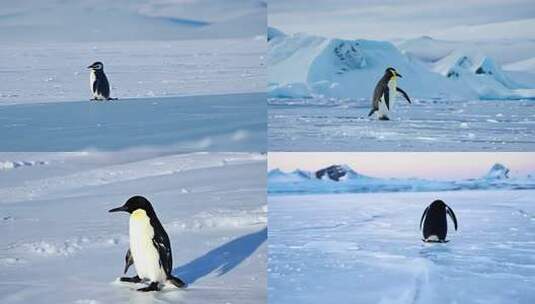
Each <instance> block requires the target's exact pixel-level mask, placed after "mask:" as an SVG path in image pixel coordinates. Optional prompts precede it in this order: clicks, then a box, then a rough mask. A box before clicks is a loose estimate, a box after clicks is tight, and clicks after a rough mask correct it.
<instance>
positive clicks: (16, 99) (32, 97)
mask: <svg viewBox="0 0 535 304" xmlns="http://www.w3.org/2000/svg"><path fill="white" fill-rule="evenodd" d="M0 37H1V36H0ZM264 38H265V37H264ZM265 45H266V42H265V40H259V39H254V38H242V39H206V40H175V41H111V42H108V41H106V42H102V41H98V42H62V43H52V42H50V43H17V44H9V45H4V46H3V47H2V48H1V49H0V69H1V72H2V87H1V88H0V105H5V104H21V103H42V102H58V101H62V102H73V101H80V100H84V101H88V100H89V99H90V97H91V91H90V87H89V70H87V69H86V67H87V66H88V65H90V64H91V63H93V62H95V61H102V62H103V63H104V71H105V73H106V75H107V77H108V79H109V81H110V84H111V95H112V97H118V98H120V99H127V98H148V97H151V98H152V97H166V96H184V95H214V94H220V95H221V94H231V93H250V92H264V91H265V87H266V71H265V67H264V65H263V63H262V61H263V56H264V55H265V50H266V46H265Z"/></svg>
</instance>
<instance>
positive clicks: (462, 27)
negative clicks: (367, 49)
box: [268, 0, 535, 41]
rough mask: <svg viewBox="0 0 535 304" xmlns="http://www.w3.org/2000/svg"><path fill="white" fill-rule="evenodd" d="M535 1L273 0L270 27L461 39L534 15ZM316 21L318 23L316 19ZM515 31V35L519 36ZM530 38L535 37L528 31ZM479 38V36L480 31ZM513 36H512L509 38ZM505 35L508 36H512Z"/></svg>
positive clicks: (343, 34)
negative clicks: (477, 31) (461, 35)
mask: <svg viewBox="0 0 535 304" xmlns="http://www.w3.org/2000/svg"><path fill="white" fill-rule="evenodd" d="M534 13H535V5H533V2H532V1H528V0H513V1H509V2H504V1H500V0H470V1H463V2H462V3H459V2H455V1H453V2H449V1H436V0H435V1H421V0H408V1H391V0H380V1H363V0H334V1H305V0H294V1H291V2H288V1H282V0H273V1H270V3H269V6H268V14H269V19H268V20H269V22H268V23H269V26H272V27H275V28H278V29H279V30H282V31H283V32H287V33H298V32H305V33H309V34H315V35H321V36H326V37H336V38H344V39H358V38H360V39H381V40H390V41H392V40H396V39H409V38H416V37H420V36H424V35H426V36H431V37H434V38H438V39H447V38H451V37H457V38H461V37H459V35H458V34H459V33H467V32H470V31H474V30H475V29H477V28H478V27H483V28H484V27H486V26H488V25H492V24H503V23H507V22H515V21H519V20H529V19H531V18H533V14H534ZM311 20H314V22H310V21H311ZM519 32H521V31H518V32H516V33H509V36H510V35H513V34H519ZM525 32H526V34H525V35H527V36H526V37H532V36H531V34H529V33H527V31H525ZM480 34H481V35H483V36H481V37H479V38H481V39H483V40H485V39H489V38H495V34H496V32H495V31H492V30H488V31H481V32H480ZM476 36H477V35H476ZM509 36H507V37H509ZM507 37H503V38H507Z"/></svg>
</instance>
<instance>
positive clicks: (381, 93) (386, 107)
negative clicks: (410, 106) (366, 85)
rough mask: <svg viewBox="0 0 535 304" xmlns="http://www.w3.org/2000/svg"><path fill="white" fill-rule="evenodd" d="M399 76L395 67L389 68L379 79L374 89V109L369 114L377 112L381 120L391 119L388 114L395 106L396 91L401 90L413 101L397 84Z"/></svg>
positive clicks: (404, 95) (408, 99) (406, 97)
mask: <svg viewBox="0 0 535 304" xmlns="http://www.w3.org/2000/svg"><path fill="white" fill-rule="evenodd" d="M397 77H403V76H401V75H400V74H399V73H398V72H397V71H396V70H395V69H394V68H387V69H386V70H385V74H384V75H383V77H382V78H381V79H380V80H379V82H378V83H377V85H376V86H375V90H374V91H373V99H372V110H371V111H370V114H368V117H369V116H372V114H373V113H375V112H377V117H378V118H379V120H390V118H389V117H388V114H390V111H391V110H392V108H393V106H394V101H395V100H396V93H397V92H400V93H401V94H402V95H403V97H405V99H406V100H407V101H408V102H409V103H411V100H410V98H409V95H407V93H405V91H403V90H402V89H401V88H399V87H398V86H397Z"/></svg>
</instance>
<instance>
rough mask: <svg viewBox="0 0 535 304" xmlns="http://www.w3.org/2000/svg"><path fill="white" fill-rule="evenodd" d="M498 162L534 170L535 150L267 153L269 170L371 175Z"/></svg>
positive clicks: (474, 171)
mask: <svg viewBox="0 0 535 304" xmlns="http://www.w3.org/2000/svg"><path fill="white" fill-rule="evenodd" d="M495 163H501V164H503V165H505V166H506V167H508V168H509V169H510V170H511V173H512V175H513V176H525V175H527V174H531V173H535V153H530V152H503V153H490V152H489V153H486V152H482V153H479V152H463V153H460V152H459V153H457V152H451V153H441V152H433V153H430V152H412V153H411V152H403V153H396V152H362V153H338V152H335V153H329V152H326V153H317V152H310V153H308V152H307V153H297V152H270V153H269V156H268V169H269V170H271V169H275V168H279V169H281V170H283V171H293V170H295V169H297V168H300V169H304V170H317V169H320V168H323V167H325V166H328V165H332V164H347V165H349V166H351V167H352V168H353V169H354V170H355V171H357V172H359V173H362V174H365V175H370V176H377V177H421V178H433V179H448V178H455V179H456V178H472V177H479V176H481V175H483V174H485V173H486V172H487V171H488V170H489V169H490V167H491V166H492V165H493V164H495Z"/></svg>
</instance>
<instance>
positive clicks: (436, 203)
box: [429, 200, 446, 209]
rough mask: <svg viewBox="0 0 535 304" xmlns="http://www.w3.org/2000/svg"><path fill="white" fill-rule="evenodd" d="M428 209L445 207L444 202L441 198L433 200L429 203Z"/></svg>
mask: <svg viewBox="0 0 535 304" xmlns="http://www.w3.org/2000/svg"><path fill="white" fill-rule="evenodd" d="M429 207H430V209H444V208H446V203H444V201H443V200H435V201H433V202H432V203H431V205H429Z"/></svg>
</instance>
